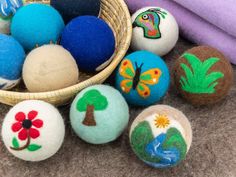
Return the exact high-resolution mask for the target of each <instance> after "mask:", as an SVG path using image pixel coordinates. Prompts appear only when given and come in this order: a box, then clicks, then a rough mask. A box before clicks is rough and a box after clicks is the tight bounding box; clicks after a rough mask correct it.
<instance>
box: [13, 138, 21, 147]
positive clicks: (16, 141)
mask: <svg viewBox="0 0 236 177" xmlns="http://www.w3.org/2000/svg"><path fill="white" fill-rule="evenodd" d="M12 146H13V147H14V148H19V147H20V145H19V142H18V140H17V138H16V137H14V138H13V139H12Z"/></svg>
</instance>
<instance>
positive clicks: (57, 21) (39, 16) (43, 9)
mask: <svg viewBox="0 0 236 177" xmlns="http://www.w3.org/2000/svg"><path fill="white" fill-rule="evenodd" d="M64 26H65V25H64V21H63V19H62V17H61V15H60V14H59V12H58V11H57V10H55V9H54V8H53V7H51V6H48V5H45V4H29V5H26V6H23V7H22V8H20V9H19V10H18V11H17V12H16V14H15V15H14V16H13V18H12V23H11V34H12V36H13V37H14V38H15V39H16V40H18V41H19V42H20V43H21V45H22V46H23V47H24V49H25V50H26V51H30V50H32V49H34V48H36V47H38V46H42V45H44V44H50V43H54V44H55V43H57V42H58V39H59V37H60V35H61V32H62V30H63V29H64Z"/></svg>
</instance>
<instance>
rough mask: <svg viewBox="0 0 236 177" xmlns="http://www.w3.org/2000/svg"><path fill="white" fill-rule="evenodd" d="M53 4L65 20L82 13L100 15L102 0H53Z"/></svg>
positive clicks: (51, 2)
mask: <svg viewBox="0 0 236 177" xmlns="http://www.w3.org/2000/svg"><path fill="white" fill-rule="evenodd" d="M50 4H51V6H53V7H54V8H55V9H57V10H58V11H59V12H60V13H61V15H62V17H63V19H64V20H65V22H69V21H70V20H72V19H73V18H75V17H78V16H82V15H94V16H98V15H99V13H100V6H101V0H86V1H85V0H76V1H75V0H51V1H50Z"/></svg>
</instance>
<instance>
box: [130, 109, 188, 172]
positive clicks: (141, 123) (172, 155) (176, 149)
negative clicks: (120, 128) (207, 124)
mask: <svg viewBox="0 0 236 177" xmlns="http://www.w3.org/2000/svg"><path fill="white" fill-rule="evenodd" d="M191 136H192V131H191V126H190V123H189V122H188V120H187V118H186V117H185V116H184V115H183V114H182V113H181V112H179V111H178V110H176V109H174V108H171V107H169V106H165V105H157V106H153V107H150V108H148V109H146V110H144V111H143V112H142V113H141V114H140V115H139V116H138V117H137V118H136V119H135V120H134V122H133V124H132V126H131V130H130V143H131V147H132V149H133V151H134V152H135V154H136V155H137V156H138V157H139V158H140V159H141V160H143V161H144V162H145V163H146V164H148V165H150V166H153V167H155V168H166V167H172V166H175V165H177V164H178V163H180V162H181V161H183V160H184V159H185V157H186V154H187V152H188V150H189V148H190V145H191Z"/></svg>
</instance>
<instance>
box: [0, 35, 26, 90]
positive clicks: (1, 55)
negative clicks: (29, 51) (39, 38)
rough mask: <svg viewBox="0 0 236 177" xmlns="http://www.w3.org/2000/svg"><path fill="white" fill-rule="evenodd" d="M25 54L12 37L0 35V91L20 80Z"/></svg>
mask: <svg viewBox="0 0 236 177" xmlns="http://www.w3.org/2000/svg"><path fill="white" fill-rule="evenodd" d="M24 60H25V52H24V49H23V48H22V46H21V45H20V44H19V42H17V41H16V40H15V39H14V38H13V37H11V36H8V35H5V34H0V89H10V88H12V87H14V86H15V85H16V84H17V83H18V81H19V79H20V78H21V72H22V66H23V63H24Z"/></svg>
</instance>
